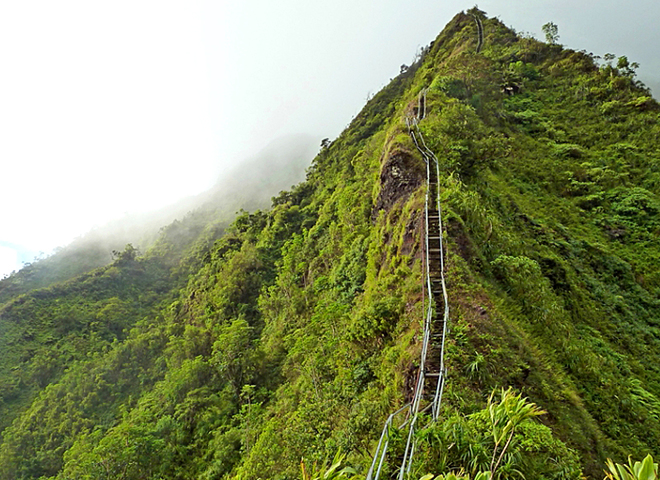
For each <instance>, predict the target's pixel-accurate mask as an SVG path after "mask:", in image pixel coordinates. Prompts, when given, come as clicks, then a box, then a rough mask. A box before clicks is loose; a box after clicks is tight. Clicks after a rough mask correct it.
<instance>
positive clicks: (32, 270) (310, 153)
mask: <svg viewBox="0 0 660 480" xmlns="http://www.w3.org/2000/svg"><path fill="white" fill-rule="evenodd" d="M317 151H318V142H317V141H316V139H313V138H312V137H310V136H306V135H291V136H288V137H283V138H280V139H279V140H276V141H274V142H272V143H271V144H270V145H268V146H267V147H266V148H264V149H263V150H262V151H261V152H260V153H259V154H257V155H256V156H255V157H253V158H250V159H247V160H245V161H243V162H241V164H240V165H238V166H236V167H234V168H232V169H231V170H230V171H228V172H226V173H225V174H223V175H222V176H221V178H220V180H219V181H218V182H217V184H216V185H215V186H214V187H213V188H211V189H210V190H208V191H207V192H204V193H202V194H200V195H197V196H195V197H190V198H186V199H183V200H181V201H179V202H177V203H175V204H173V205H169V206H167V207H164V208H162V209H160V210H158V211H155V212H149V213H145V214H133V215H127V216H126V217H124V218H122V219H120V220H115V221H113V222H111V223H109V224H108V225H105V226H103V227H99V228H97V229H95V230H92V231H91V232H88V233H87V234H85V235H83V236H81V237H80V238H78V239H76V240H75V241H73V242H72V243H71V244H69V245H67V246H64V247H61V248H59V249H57V250H56V252H55V253H53V254H52V255H49V256H47V257H45V258H42V259H39V260H35V261H34V262H32V263H29V264H27V265H25V266H24V267H23V268H22V269H21V270H20V271H18V272H16V273H14V274H13V275H11V276H9V277H8V278H5V279H2V280H0V304H1V303H3V302H5V301H7V300H8V299H10V298H12V297H13V296H16V295H19V294H21V293H25V292H28V291H30V290H33V289H35V288H43V287H47V286H49V285H52V284H54V283H57V282H60V281H63V280H68V279H70V278H73V277H75V276H76V275H80V274H82V273H85V272H89V271H91V270H93V269H94V268H97V267H100V266H103V265H107V264H108V263H110V262H111V261H112V259H113V253H112V252H113V251H122V250H123V249H124V246H125V245H126V244H128V243H131V244H133V245H134V246H135V247H136V248H138V249H140V250H141V251H144V250H146V249H148V247H149V246H150V245H152V244H153V242H154V241H155V240H156V239H157V238H158V236H159V231H160V229H161V228H163V227H164V226H165V225H169V224H170V223H171V222H173V221H174V220H178V222H177V223H178V224H179V223H180V225H179V227H178V228H179V230H180V232H179V235H182V231H183V230H182V229H186V230H187V233H186V235H187V236H188V237H189V241H192V240H193V239H195V238H196V237H197V235H199V233H200V231H201V230H202V229H203V228H204V227H205V226H206V225H207V224H209V223H212V222H214V221H216V220H223V221H225V222H226V221H227V220H228V219H230V218H232V217H233V215H234V214H235V213H236V211H238V210H240V209H244V210H254V209H257V208H264V207H266V206H268V205H269V204H270V199H271V197H272V196H273V195H276V194H277V193H278V192H280V191H281V190H284V189H286V188H289V187H291V185H294V184H296V183H298V182H300V181H301V180H303V179H304V176H305V169H306V168H307V167H308V166H309V163H310V160H311V159H312V158H313V157H314V154H315V153H316V152H317ZM181 240H182V239H181Z"/></svg>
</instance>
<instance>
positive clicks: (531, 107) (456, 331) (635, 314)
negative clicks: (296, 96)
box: [0, 10, 660, 479]
mask: <svg viewBox="0 0 660 480" xmlns="http://www.w3.org/2000/svg"><path fill="white" fill-rule="evenodd" d="M471 13H472V15H467V14H459V15H457V16H456V17H455V18H454V19H453V20H452V21H451V22H450V23H449V24H448V25H447V27H446V28H445V29H444V30H443V32H442V33H441V34H440V35H439V37H438V38H437V39H436V40H435V41H434V42H433V44H432V45H431V46H430V47H429V48H428V49H427V50H426V51H425V52H424V55H423V56H422V58H421V59H420V60H419V62H417V63H416V64H414V65H412V66H411V67H410V68H409V69H408V70H407V71H406V72H405V73H402V74H401V75H400V76H399V77H397V78H395V79H394V80H393V81H392V82H391V83H390V85H388V86H387V87H385V88H384V89H383V90H382V91H381V92H380V93H378V94H377V95H376V96H375V97H374V98H372V99H371V100H370V101H369V102H368V103H367V105H366V106H365V108H364V109H363V111H362V112H361V113H360V114H359V115H358V116H357V117H356V118H355V119H354V120H353V121H352V122H351V124H350V125H349V127H348V128H347V129H346V130H345V131H344V132H343V133H342V134H341V135H340V137H339V138H337V139H336V140H335V141H333V142H331V143H330V144H329V145H327V146H326V147H324V148H323V149H322V150H321V152H320V153H319V155H318V156H317V157H316V159H315V160H314V163H313V165H312V167H311V168H310V169H309V170H308V174H307V179H306V180H305V181H304V182H302V183H300V184H299V185H298V186H296V187H295V188H293V189H292V190H290V191H288V192H282V193H281V194H280V195H279V196H278V197H276V198H274V199H273V205H272V208H271V209H270V210H268V211H257V212H254V213H244V214H241V215H240V216H239V217H238V218H236V220H235V221H234V223H233V225H232V226H231V227H230V228H228V229H227V230H226V231H224V234H223V235H222V236H221V238H219V239H217V240H216V241H214V242H213V241H212V239H214V238H216V236H211V237H209V240H208V241H202V240H200V241H198V243H196V245H197V246H196V247H195V248H190V249H188V250H186V251H185V252H183V253H182V254H181V256H180V257H176V258H174V257H172V258H171V259H170V260H171V262H170V263H169V264H167V269H165V270H166V271H167V272H168V273H169V274H170V275H174V276H173V277H168V278H174V279H175V280H174V281H171V282H169V283H167V284H166V285H167V286H166V287H163V288H162V289H160V290H159V289H158V288H157V285H159V279H160V278H161V277H160V276H159V272H161V271H163V267H162V265H163V262H165V260H162V258H170V257H167V255H164V254H163V253H162V252H163V251H165V250H166V249H164V250H159V249H163V248H164V247H162V245H161V246H159V245H158V244H156V246H155V247H154V248H153V249H152V250H151V251H150V252H149V253H148V254H147V255H145V256H144V257H143V258H136V257H134V255H133V254H132V252H131V251H130V250H128V251H127V252H125V253H124V254H123V256H122V257H121V258H120V259H119V260H118V261H117V262H116V263H115V264H114V265H113V266H111V267H109V269H108V270H102V271H99V272H100V273H99V274H98V275H97V277H99V278H100V280H94V281H98V282H101V283H102V284H103V285H106V284H105V283H103V282H104V281H106V280H104V279H105V277H111V279H117V282H118V283H117V285H120V288H121V289H122V292H123V293H122V292H114V291H113V290H112V289H111V288H110V285H114V284H113V283H112V281H114V280H112V281H111V280H107V282H108V283H107V284H108V287H107V288H108V290H107V292H106V293H104V295H105V296H104V297H103V298H98V297H95V296H94V293H93V291H96V289H97V287H94V286H93V285H95V283H94V282H93V281H91V280H90V277H82V278H77V279H74V280H71V282H70V283H67V284H64V286H54V287H51V288H50V289H49V290H48V292H49V294H51V295H52V296H53V298H54V299H55V300H57V299H58V298H61V299H66V302H67V303H71V302H78V303H79V304H80V305H81V306H80V307H79V308H76V309H75V310H76V311H81V312H87V313H86V315H88V316H89V317H90V318H91V316H95V318H99V316H100V315H101V312H102V311H105V310H108V309H109V310H110V311H111V312H114V311H119V310H121V309H129V310H130V311H131V312H132V313H131V314H130V315H132V316H133V317H135V318H136V319H135V321H132V322H131V325H132V328H131V329H130V330H126V331H124V330H121V333H119V332H120V330H119V327H114V326H113V324H112V323H109V324H102V322H101V321H97V323H98V324H99V325H101V324H102V326H94V325H93V324H94V322H87V323H85V321H81V323H82V324H83V325H81V324H74V325H71V326H69V325H68V324H67V323H66V322H65V321H64V316H60V317H58V316H57V315H55V314H54V313H53V312H51V311H50V309H48V311H46V310H44V309H41V310H40V309H39V307H40V305H41V304H40V303H39V295H44V293H42V292H44V291H36V292H32V293H30V294H28V295H26V296H24V297H20V299H17V300H15V301H14V303H10V304H7V305H5V306H4V307H3V309H4V310H3V313H2V327H3V331H2V332H0V340H1V341H3V342H5V343H4V345H7V347H6V348H7V352H8V353H6V354H5V353H3V355H5V356H6V358H7V360H5V362H6V363H7V364H8V365H9V364H11V365H15V364H16V362H18V361H19V360H17V359H19V358H21V355H23V357H26V356H29V353H27V354H26V353H24V352H26V351H27V350H26V348H27V347H25V346H20V348H17V347H16V348H15V344H16V341H15V340H12V338H14V339H15V338H17V333H16V332H17V330H12V328H15V327H11V326H12V325H23V324H24V325H30V326H31V325H34V327H32V328H34V329H35V333H33V334H32V335H33V336H34V338H39V339H41V337H40V335H41V336H43V335H44V334H43V333H42V331H41V327H40V325H46V324H48V322H50V325H51V326H52V328H55V329H57V328H59V329H60V330H61V332H62V335H60V337H58V338H60V339H61V340H57V341H58V342H61V345H62V346H61V347H60V350H61V351H62V352H69V351H72V352H74V353H71V354H70V356H69V357H65V359H64V360H63V361H62V362H61V363H59V364H57V365H56V366H55V367H54V370H53V371H56V372H57V373H56V374H52V375H50V376H48V375H47V376H45V378H44V379H40V378H41V377H34V378H33V377H30V380H29V382H31V383H29V385H30V389H31V390H30V392H32V393H30V394H29V395H28V394H23V393H20V392H23V390H22V389H21V387H20V386H19V387H16V391H17V392H19V393H16V394H15V395H14V396H13V397H8V399H7V400H6V401H5V400H3V401H4V403H3V405H4V406H5V407H4V408H5V409H6V410H5V412H6V415H8V417H6V418H11V419H13V421H12V422H11V425H8V422H5V428H4V430H3V433H2V444H1V445H0V473H1V476H2V478H7V479H28V478H56V479H83V478H95V479H96V478H107V479H111V478H112V479H114V478H127V479H128V478H130V479H138V478H139V479H144V478H153V479H156V478H177V479H178V478H185V479H188V478H189V479H197V478H203V479H215V478H280V479H285V478H286V479H292V478H299V477H300V462H301V458H304V459H305V463H306V464H307V465H312V464H313V462H314V461H318V462H323V460H324V459H328V458H332V457H333V456H334V455H335V453H336V452H337V451H339V450H340V451H342V452H344V453H345V454H346V455H347V457H346V461H347V462H348V463H350V464H351V465H352V466H353V467H354V468H355V469H356V470H357V471H358V472H360V474H365V473H366V471H367V468H368V466H369V464H370V462H371V455H372V454H373V451H374V449H375V446H376V442H377V440H378V437H379V435H380V433H381V428H382V425H383V423H384V421H385V419H386V418H387V416H388V415H389V414H390V413H392V412H393V411H395V410H396V409H397V408H398V406H400V405H403V404H404V403H406V401H408V400H409V399H410V397H411V394H412V386H413V385H414V383H415V378H416V374H417V366H418V360H419V355H420V349H421V335H420V334H421V324H422V321H423V318H424V302H425V298H424V289H423V278H424V276H423V265H422V258H423V256H422V243H423V231H424V230H423V211H424V210H423V205H424V195H425V190H426V186H425V171H426V167H425V164H424V161H423V159H422V157H421V155H420V154H419V153H418V151H417V149H416V148H415V146H414V144H413V142H412V140H411V139H410V137H409V135H408V129H407V127H406V123H405V118H406V116H407V115H410V114H411V113H413V112H415V110H416V109H417V108H418V105H419V103H418V98H419V94H420V92H422V91H423V90H424V89H428V90H426V102H425V109H426V115H425V118H424V120H422V121H421V122H420V125H419V126H420V130H421V131H422V133H423V135H424V138H425V139H426V143H427V144H428V146H429V148H430V149H431V150H433V152H434V153H435V154H436V156H437V157H438V159H439V160H440V178H439V187H440V192H441V199H442V202H441V203H442V208H443V210H444V223H445V230H446V231H445V235H446V241H447V248H448V256H447V259H446V260H447V280H448V289H449V305H450V308H451V317H450V326H451V330H450V333H449V341H448V345H447V365H448V377H447V383H446V390H445V394H444V401H443V404H442V410H441V414H440V420H439V422H438V424H437V425H435V426H432V427H431V428H429V429H426V430H424V431H423V432H422V434H420V438H419V444H418V445H419V448H418V454H417V456H416V457H415V461H414V472H416V473H419V476H421V475H422V474H424V473H428V472H434V473H441V472H444V471H449V470H458V469H460V468H463V469H465V470H467V471H468V472H470V473H476V472H477V471H478V470H484V469H488V464H489V462H490V463H491V465H492V463H493V462H492V461H491V453H492V452H493V448H494V449H495V452H497V451H498V450H497V449H498V444H497V443H495V445H493V443H494V441H493V439H492V438H489V437H488V435H486V433H485V432H487V425H488V421H489V420H488V418H489V416H488V415H489V413H488V412H489V411H490V412H493V411H495V410H493V409H491V410H489V411H483V410H482V409H483V408H484V407H485V406H486V405H487V403H488V397H489V395H490V394H491V392H492V391H493V390H494V389H496V388H498V387H513V388H514V389H516V390H518V391H520V392H522V394H524V395H525V396H526V397H529V399H530V400H531V401H533V402H535V403H536V404H537V405H538V407H540V408H542V409H544V410H546V411H547V414H546V415H542V416H540V417H538V421H537V422H533V421H531V420H529V421H527V422H525V423H521V426H520V428H519V430H517V431H516V432H515V435H514V431H513V430H511V437H510V439H509V442H508V443H507V445H510V450H509V452H510V454H509V455H506V456H505V455H502V457H501V458H502V462H501V465H502V466H501V467H500V470H499V475H498V478H512V477H513V476H516V475H517V474H516V472H521V473H522V474H523V475H524V476H525V478H528V479H531V478H571V479H573V478H575V479H577V478H580V476H581V475H582V473H583V472H584V473H586V474H588V475H590V476H591V477H593V478H601V477H602V468H603V466H604V461H605V458H606V457H613V458H615V459H616V460H618V461H621V460H623V459H624V458H625V457H626V456H627V455H628V454H633V455H634V456H635V457H641V456H643V455H645V454H646V453H652V454H654V455H656V456H657V455H660V451H659V450H658V445H660V438H658V437H659V436H660V433H659V432H660V429H659V428H658V427H660V374H659V372H658V368H659V367H658V365H660V358H659V357H660V345H659V342H660V337H659V335H660V330H659V329H658V324H659V322H660V301H659V300H658V294H659V293H660V276H659V275H658V268H657V265H658V263H657V259H658V256H659V255H660V242H659V241H658V232H659V231H660V230H659V227H660V223H659V222H660V216H659V214H660V198H659V196H658V194H659V193H660V192H659V188H660V185H659V183H658V180H659V179H660V177H659V176H658V175H659V173H658V166H659V165H660V155H659V154H658V152H659V151H660V148H659V147H660V126H659V125H660V123H659V122H658V120H659V119H660V118H659V112H660V107H659V106H658V104H657V102H655V100H653V99H652V98H651V97H650V96H649V93H648V91H647V90H646V89H645V88H644V87H643V86H642V85H640V84H638V83H637V82H636V81H635V80H634V71H633V70H632V69H631V67H630V65H629V64H628V62H627V60H626V59H625V58H623V59H619V62H618V66H617V67H613V66H610V65H607V64H606V65H604V66H598V65H596V64H595V63H594V60H593V59H592V58H591V56H589V55H587V54H585V53H582V52H574V51H571V50H567V49H563V48H561V47H560V46H557V45H549V44H545V43H541V42H538V41H536V40H534V39H530V38H524V37H519V36H516V34H515V33H514V32H512V31H511V30H510V29H508V28H506V27H505V26H504V25H503V24H502V23H501V22H499V21H498V20H496V19H487V18H485V16H484V15H483V13H482V12H479V11H477V10H473V11H472V12H471ZM474 16H478V17H480V18H483V27H484V42H483V47H482V48H481V50H480V52H479V53H475V52H476V46H477V25H476V23H475V18H474ZM218 237H219V235H218ZM159 255H160V256H159ZM149 262H154V263H153V265H154V266H153V267H152V268H153V271H154V272H155V273H154V274H153V275H152V276H151V277H148V279H147V280H148V282H147V283H140V282H142V278H143V277H142V276H141V275H142V273H141V272H143V271H145V272H151V270H149V268H148V265H151V264H150V263H149ZM138 267H139V268H138ZM113 269H114V271H117V272H119V273H115V274H112V271H113ZM172 272H175V273H176V274H172ZM93 275H95V274H92V276H93ZM112 275H118V277H113V276H112ZM121 275H124V277H122V276H121ZM94 278H96V277H94ZM86 282H87V283H86ZM90 282H91V283H90ZM149 282H151V283H149ZM87 285H89V290H91V291H87V289H83V286H87ZM132 285H135V286H136V287H135V288H133V287H132ZM85 288H87V287H85ZM98 288H101V287H98ZM104 288H105V287H104ZM63 289H64V290H63ZM124 290H126V292H124ZM135 290H137V291H138V292H139V293H138V294H136V295H137V296H135V295H134V296H131V294H130V293H128V292H133V291H135ZM77 292H80V294H79V295H78V294H77ZM120 293H122V294H123V295H124V296H121V295H120ZM67 295H68V296H67ZM142 295H147V296H150V297H149V298H151V299H152V300H150V302H146V303H144V304H142V303H141V301H140V298H141V296H142ZM115 297H116V300H115ZM26 299H29V301H31V302H32V303H30V302H29V301H27V300H26ZM21 301H23V302H24V303H26V304H28V306H23V304H21V303H20V302H21ZM49 305H52V304H49ZM24 308H31V309H32V310H30V315H25V317H20V318H19V313H20V312H22V310H21V309H24ZM113 309H114V310H113ZM117 309H119V310H117ZM14 312H18V313H14ZM7 315H14V316H13V317H11V319H12V321H9V320H6V316H7ZM48 315H51V316H50V317H49V316H48ZM53 315H55V316H53ZM127 315H128V314H127ZM101 316H102V315H101ZM7 318H8V317H7ZM22 318H24V320H21V319H22ZM67 318H69V317H68V316H67ZM112 318H115V319H117V318H123V314H117V315H112ZM21 322H23V323H21ZM120 326H121V325H120ZM67 329H69V330H67ZM113 329H114V330H113ZM22 332H23V331H21V335H23V338H26V337H25V333H22ZM67 335H69V336H67ZM21 342H23V343H21ZM21 342H19V345H24V341H21ZM85 342H87V343H85ZM42 343H43V344H46V345H47V344H48V343H47V341H45V340H44V341H42ZM76 345H81V346H80V348H77V347H76ZM21 349H22V350H21ZM67 349H69V350H67ZM3 352H4V346H3ZM82 352H84V354H83V353H82ZM34 358H37V357H36V356H35V357H34ZM28 363H29V362H28ZM33 363H34V362H33ZM21 368H23V367H21ZM30 368H32V367H30ZM33 369H34V370H35V371H36V367H34V368H33ZM24 370H25V371H27V370H29V369H28V367H25V368H24ZM19 371H22V370H20V369H19ZM7 375H9V374H7ZM0 378H2V377H0ZM5 378H6V380H5V381H6V382H11V381H16V382H18V381H23V380H22V379H21V378H19V380H12V379H11V378H10V377H8V376H6V377H5ZM17 385H18V384H17ZM509 398H510V397H509ZM12 402H13V403H12ZM17 405H20V408H19V407H17ZM489 405H491V406H493V405H494V404H493V403H492V402H490V404H489ZM502 405H504V404H503V403H502ZM493 408H495V407H493ZM490 418H492V417H490ZM7 425H8V426H7ZM499 447H500V449H501V445H500V446H499ZM402 449H403V443H402V435H400V434H397V433H396V432H393V433H392V446H391V452H390V455H389V456H388V460H387V462H386V465H385V467H384V469H385V470H384V474H387V475H390V474H393V472H395V468H396V466H397V462H398V460H399V458H400V457H401V455H402V453H403V452H402ZM500 451H501V450H500ZM494 457H495V455H493V458H494ZM578 459H579V460H578ZM381 478H384V477H383V476H381ZM415 478H419V477H415Z"/></svg>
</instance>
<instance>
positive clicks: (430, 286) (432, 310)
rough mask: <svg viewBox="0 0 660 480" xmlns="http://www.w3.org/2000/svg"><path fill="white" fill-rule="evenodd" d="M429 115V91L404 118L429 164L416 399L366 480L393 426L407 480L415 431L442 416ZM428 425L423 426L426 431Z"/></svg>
mask: <svg viewBox="0 0 660 480" xmlns="http://www.w3.org/2000/svg"><path fill="white" fill-rule="evenodd" d="M425 116H426V90H423V91H422V92H421V93H420V94H419V98H418V106H417V109H416V111H415V113H414V114H413V115H410V116H409V117H407V118H406V124H407V125H408V133H409V134H410V136H411V138H412V140H413V142H414V144H415V146H416V147H417V150H418V151H419V152H420V154H421V155H422V158H423V159H424V162H425V163H426V181H427V188H426V201H425V207H424V211H425V215H424V217H425V231H424V252H423V253H424V254H423V258H424V265H425V270H426V271H425V284H426V291H427V293H428V299H429V301H428V304H427V305H426V307H427V308H426V316H425V319H424V328H423V341H422V353H421V358H420V366H419V372H418V374H417V381H416V383H415V390H414V394H413V398H412V400H411V401H410V403H408V404H406V405H404V406H403V407H401V408H400V409H399V410H397V411H396V412H394V413H393V414H391V415H390V416H389V417H388V419H387V421H386V422H385V426H384V428H383V432H382V433H381V436H380V440H379V442H378V446H377V447H376V453H375V454H374V457H373V460H372V462H371V467H370V468H369V471H368V473H367V480H377V479H378V478H379V477H380V474H381V471H382V468H383V465H384V462H385V458H386V455H387V450H388V446H389V440H390V431H391V429H392V428H397V429H399V430H403V429H404V428H407V429H408V431H407V436H406V448H405V452H404V455H403V458H402V460H401V465H400V467H399V473H398V479H399V480H403V479H404V478H405V477H406V475H408V474H409V473H410V469H411V467H412V459H413V456H414V454H415V448H416V437H415V433H416V432H417V431H418V429H419V428H420V426H419V422H420V419H421V418H425V419H426V418H430V421H431V422H435V421H436V420H437V418H438V415H439V413H440V404H441V402H442V394H443V391H444V385H445V378H446V368H445V341H446V337H447V322H448V319H449V303H448V299H447V287H446V282H445V273H444V272H445V260H444V257H445V252H444V247H443V244H444V239H443V226H442V210H441V207H440V190H439V185H438V179H439V177H440V167H439V164H438V159H437V158H436V156H435V154H434V153H433V152H432V151H431V150H430V149H429V148H428V147H427V146H426V142H424V137H423V136H422V132H421V130H420V129H419V122H420V121H421V120H423V119H424V117H425ZM397 419H400V420H399V423H398V424H397V423H396V420H397ZM424 426H426V425H423V426H422V427H424Z"/></svg>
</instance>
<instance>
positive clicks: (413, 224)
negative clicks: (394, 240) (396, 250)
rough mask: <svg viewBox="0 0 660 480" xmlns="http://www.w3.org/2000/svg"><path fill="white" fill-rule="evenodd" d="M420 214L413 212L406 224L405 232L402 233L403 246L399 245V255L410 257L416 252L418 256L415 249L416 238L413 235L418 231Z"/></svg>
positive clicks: (418, 252) (418, 250) (418, 251)
mask: <svg viewBox="0 0 660 480" xmlns="http://www.w3.org/2000/svg"><path fill="white" fill-rule="evenodd" d="M421 217H422V212H420V211H414V212H413V213H412V214H411V215H410V218H409V219H408V223H407V224H406V230H405V231H404V232H403V244H402V245H401V255H411V254H412V253H413V251H414V250H417V256H419V254H420V253H421V252H420V249H417V248H416V247H417V238H418V237H416V235H415V232H416V231H419V230H420V228H421V220H422V218H421Z"/></svg>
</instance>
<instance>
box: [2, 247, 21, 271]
mask: <svg viewBox="0 0 660 480" xmlns="http://www.w3.org/2000/svg"><path fill="white" fill-rule="evenodd" d="M19 268H20V265H19V262H18V252H17V251H16V250H14V249H13V248H10V247H4V246H2V245H0V278H2V277H4V276H5V275H8V274H10V273H11V272H13V271H14V270H18V269H19Z"/></svg>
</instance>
